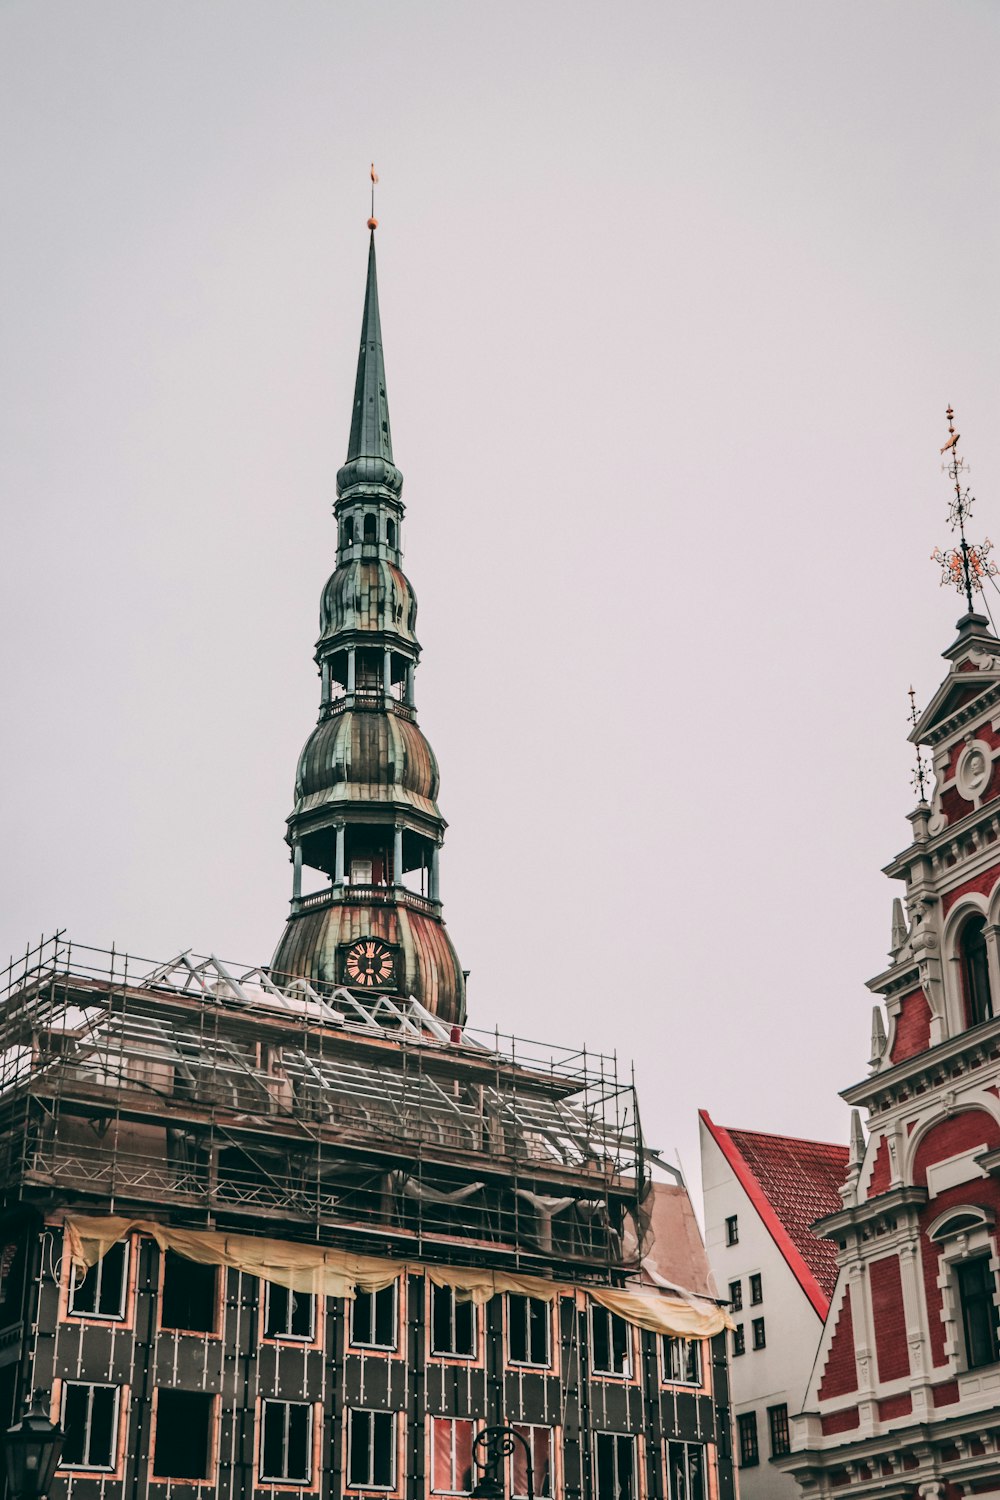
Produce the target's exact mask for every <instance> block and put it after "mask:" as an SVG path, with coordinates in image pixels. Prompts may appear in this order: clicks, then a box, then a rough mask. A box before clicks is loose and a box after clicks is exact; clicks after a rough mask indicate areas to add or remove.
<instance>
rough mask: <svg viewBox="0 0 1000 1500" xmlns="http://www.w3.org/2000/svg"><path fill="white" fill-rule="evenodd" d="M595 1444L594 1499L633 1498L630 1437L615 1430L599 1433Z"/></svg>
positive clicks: (633, 1469) (620, 1499)
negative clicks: (595, 1493)
mask: <svg viewBox="0 0 1000 1500" xmlns="http://www.w3.org/2000/svg"><path fill="white" fill-rule="evenodd" d="M594 1447H595V1450H596V1454H597V1500H634V1496H635V1442H634V1441H633V1439H632V1438H630V1437H623V1436H622V1435H621V1434H620V1433H617V1432H599V1433H598V1434H597V1436H596V1438H595V1439H594Z"/></svg>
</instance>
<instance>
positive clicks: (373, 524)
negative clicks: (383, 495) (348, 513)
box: [364, 515, 378, 542]
mask: <svg viewBox="0 0 1000 1500" xmlns="http://www.w3.org/2000/svg"><path fill="white" fill-rule="evenodd" d="M364 540H365V541H366V542H374V541H377V540H378V522H377V521H376V519H375V517H374V516H372V515H368V516H365V530H364Z"/></svg>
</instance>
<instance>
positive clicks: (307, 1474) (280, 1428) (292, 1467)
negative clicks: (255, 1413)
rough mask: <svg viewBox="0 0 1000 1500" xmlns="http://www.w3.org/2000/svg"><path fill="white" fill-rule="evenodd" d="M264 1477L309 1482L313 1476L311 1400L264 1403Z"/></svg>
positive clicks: (261, 1446) (283, 1480)
mask: <svg viewBox="0 0 1000 1500" xmlns="http://www.w3.org/2000/svg"><path fill="white" fill-rule="evenodd" d="M260 1422H261V1442H260V1477H261V1479H264V1480H269V1481H270V1482H271V1483H273V1484H308V1483H309V1481H310V1479H311V1477H312V1452H311V1448H312V1444H311V1441H310V1439H311V1436H312V1407H311V1406H310V1405H309V1403H308V1402H307V1401H264V1402H262V1403H261V1416H260Z"/></svg>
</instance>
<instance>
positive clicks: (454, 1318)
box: [431, 1286, 476, 1359]
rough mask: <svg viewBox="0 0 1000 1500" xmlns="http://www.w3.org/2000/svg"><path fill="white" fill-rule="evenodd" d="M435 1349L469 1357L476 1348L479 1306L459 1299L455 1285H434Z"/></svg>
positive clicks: (432, 1291)
mask: <svg viewBox="0 0 1000 1500" xmlns="http://www.w3.org/2000/svg"><path fill="white" fill-rule="evenodd" d="M431 1322H432V1333H431V1353H432V1354H456V1355H458V1356H459V1357H460V1358H463V1359H469V1358H471V1357H472V1356H473V1355H475V1352H476V1309H475V1304H474V1303H473V1302H459V1300H458V1298H457V1297H456V1296H455V1289H454V1287H450V1286H432V1287H431Z"/></svg>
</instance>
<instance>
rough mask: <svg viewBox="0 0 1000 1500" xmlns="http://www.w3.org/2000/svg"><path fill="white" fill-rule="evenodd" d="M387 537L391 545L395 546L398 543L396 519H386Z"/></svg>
mask: <svg viewBox="0 0 1000 1500" xmlns="http://www.w3.org/2000/svg"><path fill="white" fill-rule="evenodd" d="M385 539H386V541H387V542H388V543H389V546H390V547H395V545H396V523H395V521H386V523H385Z"/></svg>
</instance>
